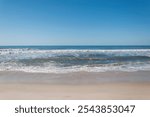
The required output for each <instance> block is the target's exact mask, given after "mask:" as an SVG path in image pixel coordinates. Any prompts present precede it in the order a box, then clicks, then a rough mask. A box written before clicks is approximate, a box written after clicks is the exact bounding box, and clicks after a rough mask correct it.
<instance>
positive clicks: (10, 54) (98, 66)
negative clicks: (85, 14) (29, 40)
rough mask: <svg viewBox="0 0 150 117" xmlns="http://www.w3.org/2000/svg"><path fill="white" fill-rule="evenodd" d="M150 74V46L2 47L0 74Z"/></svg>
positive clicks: (0, 52) (0, 50) (0, 49)
mask: <svg viewBox="0 0 150 117" xmlns="http://www.w3.org/2000/svg"><path fill="white" fill-rule="evenodd" d="M142 70H150V46H0V71H23V72H38V73H68V72H80V71H85V72H106V71H127V72H135V71H142Z"/></svg>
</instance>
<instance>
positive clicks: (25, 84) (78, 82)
mask: <svg viewBox="0 0 150 117" xmlns="http://www.w3.org/2000/svg"><path fill="white" fill-rule="evenodd" d="M149 77H150V72H149V71H138V72H101V73H90V72H76V73H65V74H52V73H46V74H45V73H25V72H0V99H6V100H7V99H8V100H10V99H23V100H24V99H150V78H149Z"/></svg>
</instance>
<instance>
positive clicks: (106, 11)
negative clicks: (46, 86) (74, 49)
mask: <svg viewBox="0 0 150 117" xmlns="http://www.w3.org/2000/svg"><path fill="white" fill-rule="evenodd" d="M0 45H150V0H0Z"/></svg>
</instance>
